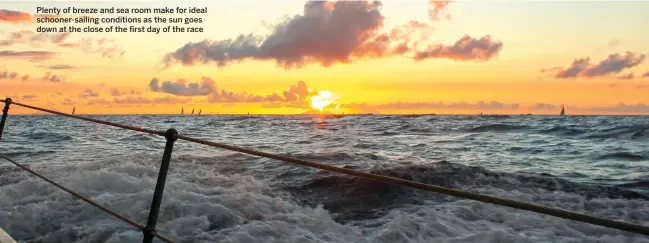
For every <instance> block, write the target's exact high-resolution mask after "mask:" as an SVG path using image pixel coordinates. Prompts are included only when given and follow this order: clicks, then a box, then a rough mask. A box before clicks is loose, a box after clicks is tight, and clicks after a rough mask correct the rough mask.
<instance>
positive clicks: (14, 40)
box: [0, 30, 126, 58]
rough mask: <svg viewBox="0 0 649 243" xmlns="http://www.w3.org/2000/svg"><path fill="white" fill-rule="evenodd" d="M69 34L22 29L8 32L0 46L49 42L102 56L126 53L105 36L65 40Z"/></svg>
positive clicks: (34, 44) (34, 45)
mask: <svg viewBox="0 0 649 243" xmlns="http://www.w3.org/2000/svg"><path fill="white" fill-rule="evenodd" d="M71 35H72V34H71V33H36V32H33V31H29V30H22V31H17V32H11V33H8V35H7V37H6V39H4V40H1V41H0V46H11V45H17V44H23V45H30V46H33V47H40V46H42V45H48V44H51V45H54V46H58V47H64V48H72V49H78V50H81V51H83V52H86V53H99V54H100V55H101V56H102V57H104V58H116V57H121V56H123V55H124V54H125V53H126V52H125V51H123V50H122V49H121V47H120V46H119V45H117V44H115V43H114V42H113V41H112V40H110V39H105V38H99V39H96V38H92V37H87V38H82V39H79V40H77V41H73V42H66V40H68V39H69V37H70V36H71Z"/></svg>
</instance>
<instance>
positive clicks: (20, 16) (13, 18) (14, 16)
mask: <svg viewBox="0 0 649 243" xmlns="http://www.w3.org/2000/svg"><path fill="white" fill-rule="evenodd" d="M0 21H2V22H8V23H12V24H18V23H30V22H32V21H33V17H32V15H31V14H29V13H25V12H20V11H13V10H7V9H0Z"/></svg>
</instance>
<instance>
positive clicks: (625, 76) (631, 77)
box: [617, 73, 635, 80]
mask: <svg viewBox="0 0 649 243" xmlns="http://www.w3.org/2000/svg"><path fill="white" fill-rule="evenodd" d="M617 78H618V79H625V80H628V79H633V78H635V75H634V74H633V73H628V74H625V75H620V76H618V77H617Z"/></svg>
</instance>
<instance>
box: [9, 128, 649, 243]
mask: <svg viewBox="0 0 649 243" xmlns="http://www.w3.org/2000/svg"><path fill="white" fill-rule="evenodd" d="M95 117H96V118H99V119H104V120H108V121H113V122H119V123H124V124H129V125H135V126H142V127H146V128H152V129H157V130H166V129H167V128H170V127H173V128H176V129H178V130H179V131H180V133H181V134H183V135H187V136H191V137H197V138H202V139H206V140H209V141H215V142H221V143H226V144H231V145H238V146H243V147H247V148H252V149H257V150H262V151H266V152H273V153H279V154H282V155H288V156H294V157H297V158H301V159H306V160H311V161H316V162H321V163H326V164H335V165H340V166H346V167H348V168H353V169H357V170H362V171H371V172H374V173H380V174H385V175H391V176H396V177H400V178H405V179H410V180H415V181H419V182H424V183H429V184H435V185H441V186H446V187H451V188H456V189H462V190H468V191H472V192H478V193H484V194H489V195H494V196H499V197H504V198H509V199H515V200H520V201H525V202H532V203H537V204H540V205H544V206H553V207H560V208H563V209H567V210H574V211H577V212H582V213H586V214H589V215H594V216H599V217H605V218H609V219H617V220H623V221H627V222H631V223H636V224H643V225H649V146H647V145H649V117H631V116H629V117H622V116H621V117H616V116H601V117H598V116H568V117H553V116H432V115H431V116H383V115H367V116H360V115H358V116H342V117H340V116H327V117H319V116H250V117H249V116H227V115H221V116H205V115H204V116H95ZM164 143H165V141H164V138H162V137H157V136H152V135H147V134H141V133H137V132H132V131H126V130H122V129H117V128H112V127H107V126H102V125H98V124H92V123H88V122H85V121H80V120H74V119H70V118H66V117H60V116H10V117H9V119H8V123H7V126H6V129H5V134H4V135H3V137H2V140H1V141H0V152H1V153H3V154H5V155H7V156H9V157H11V158H13V159H14V160H16V161H18V162H21V163H24V164H29V165H30V166H31V168H32V169H34V170H36V171H38V172H40V173H42V174H44V175H46V176H48V177H50V178H52V179H53V180H55V181H57V182H59V183H61V184H63V185H66V186H68V187H69V188H71V189H73V190H75V191H77V192H79V193H81V194H82V195H86V196H88V197H90V198H92V199H93V200H95V201H97V202H99V203H100V204H102V205H105V206H107V207H108V208H111V209H113V210H115V211H117V212H119V213H121V214H122V215H125V216H127V217H129V218H131V219H134V220H135V221H137V222H139V223H141V224H145V223H146V219H147V215H148V208H149V206H150V203H151V197H152V194H153V189H154V187H155V180H156V176H157V172H158V167H159V164H160V160H161V157H162V150H163V148H164ZM0 227H2V228H4V229H5V231H7V232H8V233H10V234H11V235H12V236H13V237H15V238H16V239H17V240H18V241H19V242H141V239H142V233H141V232H140V231H138V230H136V229H134V228H133V227H131V226H130V225H128V224H126V223H124V222H122V221H119V220H118V219H115V218H113V217H112V216H110V215H108V214H107V213H104V212H102V211H100V210H98V209H96V208H94V207H92V206H91V205H89V204H87V203H85V202H83V201H81V200H78V199H75V198H74V197H73V196H71V195H69V194H68V193H66V192H64V191H62V190H60V189H58V188H56V187H54V186H52V185H49V184H47V183H46V182H44V181H42V180H40V179H39V178H37V177H35V176H33V175H31V174H29V173H27V172H24V171H21V170H19V169H18V168H17V167H16V166H14V165H12V164H10V163H9V162H7V161H5V160H0ZM157 229H158V231H159V232H160V233H161V234H163V235H165V236H168V237H170V238H172V239H174V240H175V241H176V242H251V243H253V242H254V243H256V242H296V243H297V242H300V243H301V242H624V243H629V242H649V237H646V236H642V235H638V234H633V233H626V232H622V231H618V230H613V229H607V228H604V227H599V226H594V225H590V224H586V223H580V222H575V221H570V220H564V219H559V218H556V217H552V216H544V215H540V214H537V213H532V212H526V211H521V210H517V209H510V208H506V207H501V206H496V205H491V204H485V203H481V202H476V201H471V200H464V199H460V198H455V197H450V196H444V195H440V194H436V193H430V192H424V191H418V190H413V189H407V188H403V187H399V186H393V185H386V184H381V183H376V182H370V181H365V180H362V179H355V178H350V177H348V176H344V175H339V174H334V173H329V172H323V171H318V170H316V169H311V168H305V167H301V166H297V165H293V164H288V163H284V162H280V161H276V160H272V159H266V158H259V157H254V156H250V155H244V154H239V153H235V152H230V151H226V150H222V149H217V148H210V147H207V146H203V145H199V144H192V143H189V142H186V141H177V142H176V145H175V149H174V152H173V156H172V162H171V166H170V171H169V175H168V178H167V184H166V190H165V192H164V197H163V201H162V206H161V211H160V215H159V219H158V224H157Z"/></svg>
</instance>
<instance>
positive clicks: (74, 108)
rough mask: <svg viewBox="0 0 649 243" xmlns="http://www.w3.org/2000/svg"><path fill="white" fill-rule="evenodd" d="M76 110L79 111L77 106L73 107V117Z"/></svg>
mask: <svg viewBox="0 0 649 243" xmlns="http://www.w3.org/2000/svg"><path fill="white" fill-rule="evenodd" d="M76 110H77V107H76V106H74V107H72V115H74V111H76Z"/></svg>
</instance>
